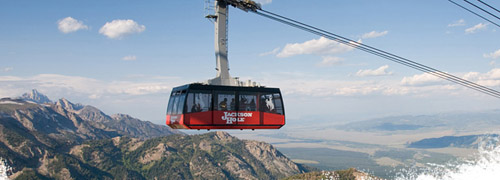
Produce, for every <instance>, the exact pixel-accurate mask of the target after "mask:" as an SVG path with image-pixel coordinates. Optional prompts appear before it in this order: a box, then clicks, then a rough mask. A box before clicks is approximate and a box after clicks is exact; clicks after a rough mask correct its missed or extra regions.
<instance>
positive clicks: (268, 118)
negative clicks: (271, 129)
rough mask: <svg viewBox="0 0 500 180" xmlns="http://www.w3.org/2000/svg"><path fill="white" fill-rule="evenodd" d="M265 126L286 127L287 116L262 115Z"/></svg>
mask: <svg viewBox="0 0 500 180" xmlns="http://www.w3.org/2000/svg"><path fill="white" fill-rule="evenodd" d="M262 116H263V117H262V119H264V122H263V125H285V116H284V115H281V114H274V113H262Z"/></svg>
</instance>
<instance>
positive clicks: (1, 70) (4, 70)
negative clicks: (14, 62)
mask: <svg viewBox="0 0 500 180" xmlns="http://www.w3.org/2000/svg"><path fill="white" fill-rule="evenodd" d="M13 69H14V68H13V67H5V68H3V69H0V72H9V71H12V70H13Z"/></svg>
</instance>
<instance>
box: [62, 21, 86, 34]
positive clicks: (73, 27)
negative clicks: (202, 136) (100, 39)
mask: <svg viewBox="0 0 500 180" xmlns="http://www.w3.org/2000/svg"><path fill="white" fill-rule="evenodd" d="M57 28H58V29H59V31H61V32H62V33H65V34H67V33H71V32H76V31H78V30H82V29H89V27H88V26H87V25H85V24H83V22H82V21H79V20H76V19H74V18H72V17H66V18H64V19H60V20H59V21H57Z"/></svg>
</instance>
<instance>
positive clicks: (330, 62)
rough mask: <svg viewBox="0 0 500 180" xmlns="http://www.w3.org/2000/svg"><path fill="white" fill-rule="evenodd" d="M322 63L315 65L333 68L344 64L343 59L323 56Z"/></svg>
mask: <svg viewBox="0 0 500 180" xmlns="http://www.w3.org/2000/svg"><path fill="white" fill-rule="evenodd" d="M322 59H323V60H322V61H321V62H320V63H318V64H317V65H318V66H319V67H328V66H334V65H339V64H342V62H344V59H343V58H339V57H335V56H323V57H322Z"/></svg>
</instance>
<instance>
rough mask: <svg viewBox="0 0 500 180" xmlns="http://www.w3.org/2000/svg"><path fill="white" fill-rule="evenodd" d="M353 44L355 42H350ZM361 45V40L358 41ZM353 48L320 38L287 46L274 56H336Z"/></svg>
mask: <svg viewBox="0 0 500 180" xmlns="http://www.w3.org/2000/svg"><path fill="white" fill-rule="evenodd" d="M352 43H353V44H354V43H355V42H352ZM358 43H361V40H359V41H358ZM353 49H354V48H353V47H350V46H347V45H344V44H342V43H339V42H336V41H333V40H330V39H327V38H325V37H320V38H319V39H313V40H309V41H306V42H303V43H294V44H287V45H285V47H284V48H283V49H282V50H281V52H279V53H278V54H277V55H276V56H277V57H280V58H285V57H291V56H295V55H301V54H319V55H323V54H338V53H344V52H348V51H352V50H353Z"/></svg>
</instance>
